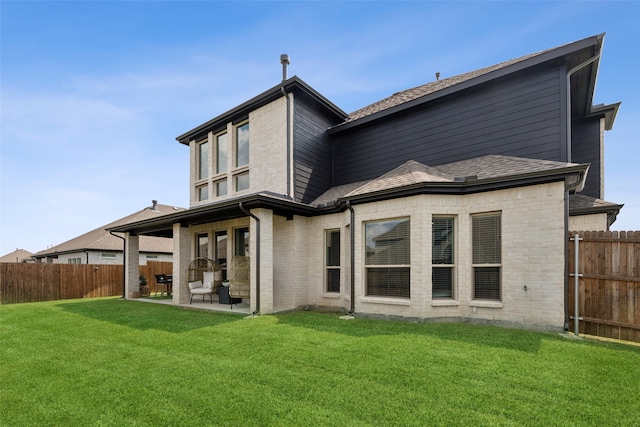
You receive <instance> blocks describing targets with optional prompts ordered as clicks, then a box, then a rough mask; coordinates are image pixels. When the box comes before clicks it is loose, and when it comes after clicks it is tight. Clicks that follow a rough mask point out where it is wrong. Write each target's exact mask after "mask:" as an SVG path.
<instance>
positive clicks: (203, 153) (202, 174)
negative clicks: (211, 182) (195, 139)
mask: <svg viewBox="0 0 640 427" xmlns="http://www.w3.org/2000/svg"><path fill="white" fill-rule="evenodd" d="M208 177H209V143H208V142H207V141H206V140H205V141H203V142H199V143H198V179H205V178H208Z"/></svg>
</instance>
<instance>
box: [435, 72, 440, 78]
mask: <svg viewBox="0 0 640 427" xmlns="http://www.w3.org/2000/svg"><path fill="white" fill-rule="evenodd" d="M436 80H440V71H438V72H436Z"/></svg>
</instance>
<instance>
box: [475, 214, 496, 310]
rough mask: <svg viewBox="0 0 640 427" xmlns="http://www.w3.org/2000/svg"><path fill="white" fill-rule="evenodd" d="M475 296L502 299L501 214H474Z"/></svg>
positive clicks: (477, 297) (476, 297) (484, 298)
mask: <svg viewBox="0 0 640 427" xmlns="http://www.w3.org/2000/svg"><path fill="white" fill-rule="evenodd" d="M471 221H472V228H473V229H472V234H473V235H472V240H473V260H472V266H473V298H474V299H483V300H497V301H500V293H501V268H502V221H501V216H500V214H499V213H498V214H495V213H493V214H483V215H474V216H472V217H471Z"/></svg>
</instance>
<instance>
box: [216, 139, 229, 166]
mask: <svg viewBox="0 0 640 427" xmlns="http://www.w3.org/2000/svg"><path fill="white" fill-rule="evenodd" d="M228 145H229V134H227V133H223V134H222V135H218V136H217V137H216V173H224V172H226V171H227V150H228Z"/></svg>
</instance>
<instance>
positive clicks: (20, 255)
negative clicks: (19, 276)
mask: <svg viewBox="0 0 640 427" xmlns="http://www.w3.org/2000/svg"><path fill="white" fill-rule="evenodd" d="M32 255H33V254H32V253H31V252H29V251H27V250H25V249H16V250H15V251H13V252H11V253H8V254H6V255H3V256H2V257H0V262H14V263H15V262H17V263H30V262H33V258H31V256H32Z"/></svg>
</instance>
